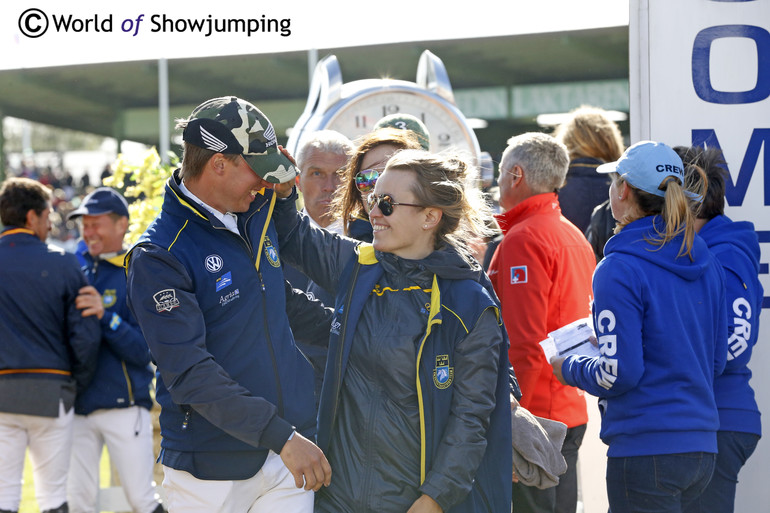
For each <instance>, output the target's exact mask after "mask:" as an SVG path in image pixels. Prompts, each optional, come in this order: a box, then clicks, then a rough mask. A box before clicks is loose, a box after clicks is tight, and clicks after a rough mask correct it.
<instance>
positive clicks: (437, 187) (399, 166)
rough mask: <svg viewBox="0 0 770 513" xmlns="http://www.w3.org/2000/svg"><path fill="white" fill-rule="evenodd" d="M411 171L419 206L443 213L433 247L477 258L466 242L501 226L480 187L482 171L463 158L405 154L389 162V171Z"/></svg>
mask: <svg viewBox="0 0 770 513" xmlns="http://www.w3.org/2000/svg"><path fill="white" fill-rule="evenodd" d="M391 169H396V170H403V171H411V172H413V173H414V175H415V181H414V184H413V186H412V189H411V190H412V193H413V194H414V196H415V198H416V200H417V203H419V204H421V205H428V206H431V207H435V208H438V209H440V210H441V212H442V216H441V221H440V222H439V224H438V225H437V227H436V231H435V233H434V237H435V239H434V241H433V247H434V249H439V248H441V247H442V246H443V245H445V244H446V245H451V246H453V247H454V248H456V249H457V250H458V253H460V255H462V257H463V258H464V259H465V260H466V261H467V262H469V263H470V262H471V257H472V255H473V252H472V250H471V249H470V248H469V246H468V244H467V242H466V241H470V240H471V239H473V238H474V237H476V236H482V237H484V236H490V235H494V234H495V233H496V231H495V228H496V227H497V224H496V223H495V221H494V218H493V217H492V210H491V208H490V206H489V204H488V203H487V201H486V199H485V197H484V194H483V193H482V191H481V190H480V189H479V188H478V186H477V178H478V170H477V169H476V168H475V167H474V166H472V165H471V164H470V163H469V162H468V161H467V160H466V159H464V158H462V157H461V156H459V155H450V154H436V153H429V152H427V151H424V150H402V151H399V152H398V153H396V154H395V155H393V156H392V157H391V158H390V160H389V161H388V165H387V168H386V170H391Z"/></svg>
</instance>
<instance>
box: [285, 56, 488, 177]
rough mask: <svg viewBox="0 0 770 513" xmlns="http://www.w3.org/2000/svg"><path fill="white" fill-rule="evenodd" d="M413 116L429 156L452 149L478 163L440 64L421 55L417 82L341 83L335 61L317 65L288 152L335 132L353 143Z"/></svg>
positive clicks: (473, 140) (475, 142)
mask: <svg viewBox="0 0 770 513" xmlns="http://www.w3.org/2000/svg"><path fill="white" fill-rule="evenodd" d="M394 113H406V114H411V115H413V116H417V117H418V118H420V119H421V120H422V122H423V123H425V126H426V127H427V129H428V132H429V133H430V148H431V151H434V152H438V151H442V150H446V149H449V148H452V149H454V150H459V151H462V152H466V153H467V154H468V155H469V156H470V157H471V158H472V159H473V161H474V163H476V164H478V163H479V158H480V151H479V143H478V140H477V139H476V135H475V134H474V132H473V129H472V128H471V127H470V126H469V125H468V122H467V120H466V118H465V116H464V115H463V113H462V112H460V110H459V109H458V108H457V106H456V105H455V102H454V94H453V93H452V87H451V85H450V83H449V77H448V75H447V73H446V68H445V67H444V64H443V62H441V60H440V59H439V58H438V57H436V56H435V55H434V54H432V53H431V52H430V51H428V50H425V51H424V52H423V54H422V55H421V57H420V61H419V63H418V66H417V80H416V82H407V81H404V80H391V79H366V80H357V81H355V82H349V83H347V84H343V83H342V74H341V72H340V67H339V63H338V61H337V58H336V57H335V56H334V55H329V56H327V57H325V58H324V59H322V60H321V61H319V63H318V65H317V66H316V68H315V72H314V74H313V80H312V81H311V86H310V94H309V95H308V102H307V105H306V107H305V111H304V112H303V113H302V115H301V116H300V118H299V120H298V121H297V123H296V124H295V126H294V128H293V130H292V132H291V135H290V136H289V140H288V142H287V148H288V150H289V151H290V152H292V153H296V150H297V149H298V148H299V147H300V146H301V144H302V140H303V137H306V136H307V135H308V134H310V133H311V132H313V131H315V130H322V129H330V130H336V131H338V132H340V133H342V134H344V135H346V136H348V137H350V138H351V139H353V140H355V139H356V138H357V137H359V136H361V135H364V134H366V133H367V132H369V131H371V129H372V127H373V126H374V125H375V123H377V121H379V120H380V119H381V118H383V117H384V116H387V115H389V114H394Z"/></svg>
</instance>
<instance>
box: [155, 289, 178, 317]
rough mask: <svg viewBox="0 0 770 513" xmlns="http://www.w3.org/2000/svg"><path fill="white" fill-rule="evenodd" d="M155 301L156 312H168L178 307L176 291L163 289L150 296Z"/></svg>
mask: <svg viewBox="0 0 770 513" xmlns="http://www.w3.org/2000/svg"><path fill="white" fill-rule="evenodd" d="M152 299H154V300H155V310H157V311H158V312H170V311H171V310H173V309H174V308H176V307H178V306H179V300H178V299H177V298H176V290H174V289H163V290H160V291H158V292H156V293H155V294H153V295H152Z"/></svg>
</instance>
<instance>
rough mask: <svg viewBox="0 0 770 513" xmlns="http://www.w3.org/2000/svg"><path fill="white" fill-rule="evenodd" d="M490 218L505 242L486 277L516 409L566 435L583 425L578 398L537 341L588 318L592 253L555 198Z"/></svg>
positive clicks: (538, 197)
mask: <svg viewBox="0 0 770 513" xmlns="http://www.w3.org/2000/svg"><path fill="white" fill-rule="evenodd" d="M496 217H497V222H498V223H499V224H500V227H501V228H502V230H503V234H504V236H503V240H502V242H500V245H499V246H498V247H497V250H496V251H495V254H494V256H493V257H492V262H491V264H490V266H489V277H490V279H491V280H492V283H493V284H494V287H495V290H496V292H497V295H498V296H499V297H500V302H501V303H502V312H503V320H504V322H505V327H506V329H507V330H508V337H509V338H510V343H511V345H510V349H509V351H508V356H509V358H510V360H511V364H512V365H513V368H514V371H515V372H516V377H517V378H518V379H519V385H520V386H521V392H522V398H521V401H520V402H521V405H522V406H523V407H524V408H526V409H528V410H529V411H530V412H532V413H533V414H534V415H537V416H539V417H545V418H548V419H552V420H558V421H561V422H564V423H565V424H567V427H570V428H571V427H575V426H580V425H582V424H585V423H586V422H588V414H587V412H586V402H585V398H584V396H583V391H582V390H579V389H577V388H575V387H569V386H565V385H562V384H561V383H559V381H558V380H557V379H556V376H554V374H553V370H552V369H551V365H550V364H549V363H548V361H547V360H546V358H545V354H544V353H543V350H542V348H541V347H540V341H541V340H544V339H545V338H546V337H547V336H548V333H549V332H551V331H554V330H556V329H558V328H561V327H562V326H564V325H566V324H569V323H571V322H572V321H575V320H577V319H580V318H583V317H589V316H590V313H591V301H592V299H593V298H592V295H591V277H592V275H593V271H594V267H595V266H596V260H595V258H594V254H593V250H592V249H591V246H590V244H589V243H588V241H587V240H586V238H585V237H584V236H583V234H582V233H580V230H578V228H577V227H576V226H575V225H574V224H572V223H571V222H570V221H569V220H567V218H565V217H564V216H563V215H562V214H561V208H560V207H559V199H558V197H557V195H556V194H555V193H546V194H538V195H535V196H532V197H530V198H527V199H526V200H524V201H522V202H521V203H519V204H518V205H516V206H515V207H513V208H512V209H510V210H509V211H507V212H505V213H504V214H500V215H498V216H496Z"/></svg>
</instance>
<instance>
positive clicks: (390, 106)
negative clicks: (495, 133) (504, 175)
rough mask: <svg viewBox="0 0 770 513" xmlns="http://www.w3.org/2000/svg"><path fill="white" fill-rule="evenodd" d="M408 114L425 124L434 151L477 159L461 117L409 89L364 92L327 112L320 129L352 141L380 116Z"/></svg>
mask: <svg viewBox="0 0 770 513" xmlns="http://www.w3.org/2000/svg"><path fill="white" fill-rule="evenodd" d="M397 113H401V114H411V115H413V116H416V117H417V118H419V119H420V120H421V121H422V122H423V123H425V126H426V128H427V129H428V132H429V133H430V149H431V151H433V152H439V151H442V150H446V149H448V148H450V147H453V148H454V149H457V150H460V151H463V152H467V153H468V154H469V155H470V156H472V157H473V158H474V159H476V158H478V154H479V148H478V142H477V140H476V136H475V134H474V133H473V130H472V129H471V128H469V127H468V126H467V124H466V123H465V121H464V118H463V117H462V114H461V113H460V111H459V110H457V109H456V108H455V107H454V106H451V105H449V104H448V103H446V102H443V101H442V100H439V99H438V98H434V96H433V95H431V94H429V93H423V92H419V91H411V90H406V89H404V90H387V89H386V90H381V91H374V92H370V93H364V94H362V95H361V96H358V97H355V98H352V99H351V100H350V101H348V102H346V103H344V104H343V105H342V106H341V107H340V108H339V109H338V110H336V111H333V112H331V113H330V116H329V117H328V121H327V122H326V123H324V126H323V128H325V129H329V130H336V131H338V132H340V133H342V134H344V135H346V136H348V137H349V138H351V139H353V140H355V139H356V138H357V137H359V136H361V135H364V134H366V133H368V132H370V131H371V130H372V128H373V127H374V125H375V124H376V123H377V121H379V120H380V119H382V118H383V117H385V116H387V115H390V114H397Z"/></svg>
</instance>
